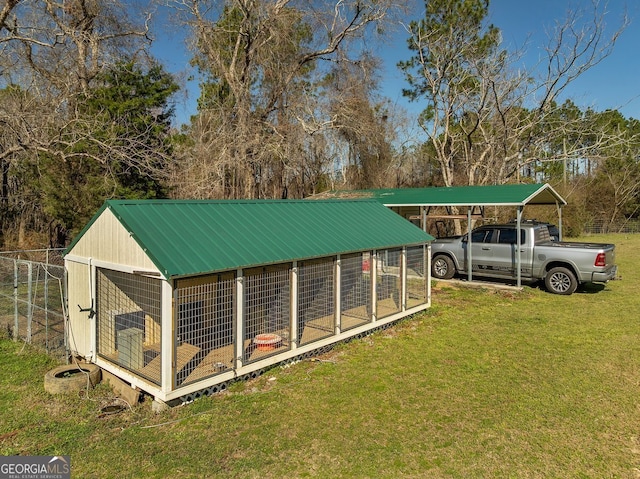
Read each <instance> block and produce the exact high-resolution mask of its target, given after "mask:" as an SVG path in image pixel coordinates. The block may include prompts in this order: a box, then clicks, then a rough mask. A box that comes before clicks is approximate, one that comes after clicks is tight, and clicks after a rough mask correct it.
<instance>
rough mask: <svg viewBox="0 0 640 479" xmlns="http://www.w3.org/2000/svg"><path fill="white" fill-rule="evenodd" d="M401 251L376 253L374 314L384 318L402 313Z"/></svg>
mask: <svg viewBox="0 0 640 479" xmlns="http://www.w3.org/2000/svg"><path fill="white" fill-rule="evenodd" d="M401 291H402V250H401V249H400V248H397V249H389V250H381V251H378V271H377V274H376V313H377V316H378V318H384V317H385V316H390V315H392V314H395V313H398V312H400V311H402V301H401V298H400V296H401Z"/></svg>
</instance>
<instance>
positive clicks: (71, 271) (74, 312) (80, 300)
mask: <svg viewBox="0 0 640 479" xmlns="http://www.w3.org/2000/svg"><path fill="white" fill-rule="evenodd" d="M65 268H66V269H67V278H68V295H69V349H70V350H71V352H72V354H73V355H77V356H81V357H83V358H86V359H90V358H91V356H92V350H93V348H92V345H91V327H92V325H93V321H92V320H89V313H87V312H80V311H79V308H78V305H80V306H82V307H83V308H89V307H90V306H91V289H90V287H89V266H88V265H86V264H81V263H76V262H73V261H65Z"/></svg>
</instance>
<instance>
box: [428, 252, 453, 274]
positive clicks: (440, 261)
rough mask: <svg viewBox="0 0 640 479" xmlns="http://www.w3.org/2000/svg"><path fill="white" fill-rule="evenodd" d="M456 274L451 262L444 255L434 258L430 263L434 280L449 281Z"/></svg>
mask: <svg viewBox="0 0 640 479" xmlns="http://www.w3.org/2000/svg"><path fill="white" fill-rule="evenodd" d="M454 274H456V267H455V265H454V264H453V260H452V259H451V258H449V257H448V256H446V255H443V254H439V255H437V256H434V258H433V261H432V262H431V275H432V276H433V277H434V278H436V279H451V278H453V275H454Z"/></svg>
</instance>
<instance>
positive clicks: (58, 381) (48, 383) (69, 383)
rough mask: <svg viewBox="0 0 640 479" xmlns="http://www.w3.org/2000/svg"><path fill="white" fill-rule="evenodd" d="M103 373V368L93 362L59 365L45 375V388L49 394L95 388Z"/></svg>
mask: <svg viewBox="0 0 640 479" xmlns="http://www.w3.org/2000/svg"><path fill="white" fill-rule="evenodd" d="M101 373H102V371H101V369H100V368H99V367H98V366H96V365H95V364H91V363H81V364H80V365H75V364H67V365H64V366H58V367H57V368H53V369H52V370H51V371H49V372H47V374H45V375H44V390H45V391H47V392H48V393H49V394H66V393H75V392H79V391H82V390H83V389H86V388H88V387H91V388H93V387H94V386H95V385H96V384H98V383H99V382H100V379H101V376H102V374H101Z"/></svg>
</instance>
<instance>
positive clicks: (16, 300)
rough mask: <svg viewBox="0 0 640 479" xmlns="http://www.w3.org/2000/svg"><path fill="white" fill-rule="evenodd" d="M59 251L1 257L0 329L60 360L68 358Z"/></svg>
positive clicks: (62, 272) (60, 254)
mask: <svg viewBox="0 0 640 479" xmlns="http://www.w3.org/2000/svg"><path fill="white" fill-rule="evenodd" d="M62 251H63V250H51V249H49V250H30V251H7V252H1V253H0V327H1V328H2V329H3V330H5V331H7V332H8V333H9V336H10V337H13V339H15V340H18V339H21V340H23V341H25V342H27V343H30V344H33V345H35V346H37V347H41V348H43V349H44V350H45V351H47V353H49V354H51V355H52V356H55V357H58V358H60V359H64V358H65V357H66V354H67V351H66V350H67V348H66V344H67V341H66V328H65V312H64V298H65V297H66V291H65V288H66V284H65V280H64V266H63V264H64V263H63V260H62Z"/></svg>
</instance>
